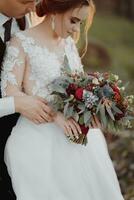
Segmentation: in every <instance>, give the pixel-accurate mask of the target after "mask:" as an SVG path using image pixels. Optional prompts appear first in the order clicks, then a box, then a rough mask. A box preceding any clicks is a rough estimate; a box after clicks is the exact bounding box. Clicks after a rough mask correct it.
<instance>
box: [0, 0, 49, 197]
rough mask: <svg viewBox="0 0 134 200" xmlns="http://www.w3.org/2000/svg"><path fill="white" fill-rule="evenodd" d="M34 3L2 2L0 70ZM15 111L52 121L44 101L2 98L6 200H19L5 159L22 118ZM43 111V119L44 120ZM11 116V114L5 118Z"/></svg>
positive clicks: (0, 181) (1, 170) (1, 190)
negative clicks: (9, 141) (14, 132)
mask: <svg viewBox="0 0 134 200" xmlns="http://www.w3.org/2000/svg"><path fill="white" fill-rule="evenodd" d="M35 4H36V0H0V69H1V65H2V61H3V57H4V53H5V49H6V42H7V41H9V40H10V37H11V35H12V34H13V33H15V32H16V31H18V30H19V29H20V30H25V28H27V27H28V20H27V19H26V17H25V14H27V13H29V12H30V11H32V10H34V9H35ZM15 19H16V20H15ZM15 112H18V113H21V114H22V115H24V116H25V117H27V118H28V119H30V120H32V121H34V122H37V123H44V122H47V121H52V114H51V110H50V108H49V107H48V105H47V103H46V102H45V101H44V100H43V99H42V98H37V97H31V96H23V97H17V96H16V97H6V98H0V198H2V197H3V199H4V200H15V199H16V197H15V195H14V193H13V190H12V186H11V183H10V178H9V176H8V173H7V171H6V166H5V164H4V158H3V156H4V147H5V143H6V141H7V138H8V136H9V134H10V133H11V130H12V128H13V126H14V125H15V124H16V121H17V119H18V116H19V115H18V114H13V113H15ZM42 112H43V113H44V116H43V117H42V118H41V117H40V116H41V113H42ZM9 114H12V115H10V116H5V115H9ZM3 116H5V117H3ZM20 173H21V172H20Z"/></svg>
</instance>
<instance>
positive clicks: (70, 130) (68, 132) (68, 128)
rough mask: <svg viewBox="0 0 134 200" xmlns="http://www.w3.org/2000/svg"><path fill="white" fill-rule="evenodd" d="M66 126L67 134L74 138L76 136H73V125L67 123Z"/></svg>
mask: <svg viewBox="0 0 134 200" xmlns="http://www.w3.org/2000/svg"><path fill="white" fill-rule="evenodd" d="M65 127H66V130H67V134H68V135H69V136H70V138H71V139H72V140H74V136H73V132H72V129H71V127H70V126H69V125H68V124H67V123H66V125H65Z"/></svg>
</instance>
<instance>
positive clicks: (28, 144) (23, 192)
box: [2, 0, 123, 200]
mask: <svg viewBox="0 0 134 200" xmlns="http://www.w3.org/2000/svg"><path fill="white" fill-rule="evenodd" d="M93 12H94V5H93V2H92V0H51V1H50V0H43V1H42V2H41V3H40V4H39V7H38V9H37V13H38V15H39V16H45V18H44V21H43V22H42V23H41V24H39V25H37V26H36V27H33V28H31V29H29V30H26V31H24V32H19V33H17V34H16V35H15V37H13V38H12V40H11V42H10V43H9V44H8V48H7V53H6V56H5V60H4V63H3V72H2V93H3V96H16V95H20V96H23V95H26V94H28V95H37V96H41V97H43V98H45V99H46V100H47V101H49V100H50V99H51V98H52V97H51V95H50V93H51V88H50V87H48V85H49V84H50V83H51V82H52V81H53V80H54V79H55V78H57V77H59V76H60V75H61V68H62V67H63V61H64V56H65V55H66V56H67V58H68V61H69V64H70V67H71V69H72V72H73V71H75V70H76V69H77V70H79V71H82V70H83V69H82V64H81V61H80V57H79V55H78V52H77V49H76V46H75V43H74V40H73V39H72V37H71V36H70V35H73V34H76V33H78V32H79V31H80V24H81V22H82V21H83V20H85V19H86V18H87V22H88V25H89V24H90V22H91V21H88V20H91V19H92V17H93ZM92 125H94V122H93V123H92ZM79 134H81V133H80V127H79V125H78V124H77V123H76V122H75V121H74V120H73V119H69V120H66V119H65V118H64V116H63V114H62V113H56V115H55V117H54V121H53V122H51V123H45V124H39V125H37V124H34V123H33V122H31V121H29V120H28V119H26V118H25V117H23V116H20V118H19V120H18V122H17V124H16V126H15V127H14V128H13V130H12V133H11V135H10V137H9V138H8V141H7V144H6V147H5V163H6V165H7V169H8V172H9V175H10V177H11V180H12V185H13V188H14V191H15V194H16V196H17V200H82V199H84V200H123V196H122V194H121V191H120V187H119V183H118V180H117V176H116V173H115V170H114V167H113V164H112V161H111V159H110V156H109V154H108V150H107V145H106V142H105V139H104V136H103V133H102V132H101V130H100V129H99V128H97V127H95V126H93V128H90V130H89V133H88V141H89V142H88V145H87V146H86V147H83V146H82V145H79V144H74V143H71V142H70V141H69V140H68V138H67V137H66V136H67V135H69V136H70V137H71V138H72V139H73V138H74V137H78V136H79Z"/></svg>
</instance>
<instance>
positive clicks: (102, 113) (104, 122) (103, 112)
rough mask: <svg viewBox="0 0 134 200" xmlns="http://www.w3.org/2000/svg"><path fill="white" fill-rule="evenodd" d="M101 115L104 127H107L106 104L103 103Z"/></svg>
mask: <svg viewBox="0 0 134 200" xmlns="http://www.w3.org/2000/svg"><path fill="white" fill-rule="evenodd" d="M100 116H101V119H100V120H101V122H102V124H103V126H104V128H106V127H107V118H106V113H105V106H104V105H103V104H102V105H101V106H100Z"/></svg>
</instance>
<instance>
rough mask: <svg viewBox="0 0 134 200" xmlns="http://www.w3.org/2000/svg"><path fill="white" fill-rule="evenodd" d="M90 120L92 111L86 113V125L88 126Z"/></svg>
mask: <svg viewBox="0 0 134 200" xmlns="http://www.w3.org/2000/svg"><path fill="white" fill-rule="evenodd" d="M90 118H91V112H90V111H86V112H84V124H87V122H89V120H90Z"/></svg>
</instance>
